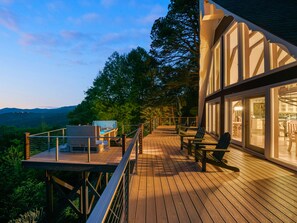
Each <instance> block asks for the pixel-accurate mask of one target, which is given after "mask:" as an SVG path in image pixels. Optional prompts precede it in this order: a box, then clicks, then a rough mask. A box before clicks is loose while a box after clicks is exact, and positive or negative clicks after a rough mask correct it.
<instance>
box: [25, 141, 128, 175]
mask: <svg viewBox="0 0 297 223" xmlns="http://www.w3.org/2000/svg"><path fill="white" fill-rule="evenodd" d="M127 141H129V140H127ZM127 144H128V143H127ZM121 159H122V147H110V148H109V149H106V150H104V151H101V152H91V154H90V162H89V161H88V153H87V152H59V157H58V161H56V151H55V149H54V148H53V149H51V150H50V151H48V150H47V151H44V152H41V153H38V154H36V155H34V156H32V157H30V159H29V160H23V161H22V165H23V166H24V167H30V168H37V169H46V170H62V171H102V172H105V171H107V172H114V170H115V169H116V167H117V165H118V164H119V163H120V161H121Z"/></svg>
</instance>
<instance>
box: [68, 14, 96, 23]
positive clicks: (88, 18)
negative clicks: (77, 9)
mask: <svg viewBox="0 0 297 223" xmlns="http://www.w3.org/2000/svg"><path fill="white" fill-rule="evenodd" d="M100 18H101V17H100V15H99V14H97V13H94V12H89V13H86V14H83V15H82V16H80V17H77V18H73V17H69V18H68V19H67V20H68V21H70V22H72V23H74V24H76V25H81V24H83V23H85V22H95V21H99V20H100Z"/></svg>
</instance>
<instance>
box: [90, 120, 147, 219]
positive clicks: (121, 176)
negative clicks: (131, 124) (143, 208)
mask: <svg viewBox="0 0 297 223" xmlns="http://www.w3.org/2000/svg"><path fill="white" fill-rule="evenodd" d="M142 138H143V125H140V127H139V128H138V130H137V132H136V134H135V136H134V138H133V139H132V141H131V143H130V144H129V146H128V149H127V151H126V152H125V154H124V156H123V158H122V160H121V162H120V163H119V165H118V167H117V168H116V170H115V172H114V173H113V175H112V178H111V179H110V181H109V183H108V185H107V187H106V188H105V190H104V192H103V194H102V195H101V197H100V199H99V201H98V202H97V204H96V205H95V207H94V209H93V210H92V213H91V215H90V216H89V218H88V220H87V222H88V223H97V222H98V223H99V222H100V223H101V222H128V212H129V182H130V179H131V174H132V173H137V159H138V153H140V154H141V153H142ZM133 151H135V159H134V160H133V159H131V156H132V152H133Z"/></svg>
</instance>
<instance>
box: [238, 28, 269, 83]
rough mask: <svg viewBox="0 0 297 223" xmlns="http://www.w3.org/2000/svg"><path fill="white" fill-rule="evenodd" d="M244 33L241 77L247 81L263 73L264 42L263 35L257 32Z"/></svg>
mask: <svg viewBox="0 0 297 223" xmlns="http://www.w3.org/2000/svg"><path fill="white" fill-rule="evenodd" d="M246 29H247V27H246ZM245 33H246V35H245V37H244V38H245V41H244V43H245V47H244V49H245V51H244V52H245V54H244V68H243V76H244V79H247V78H250V77H253V76H256V75H258V74H262V73H264V71H265V61H264V47H265V41H264V36H263V34H261V33H259V32H252V31H246V32H245Z"/></svg>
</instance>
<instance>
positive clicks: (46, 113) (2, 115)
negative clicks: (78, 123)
mask: <svg viewBox="0 0 297 223" xmlns="http://www.w3.org/2000/svg"><path fill="white" fill-rule="evenodd" d="M75 107H76V106H65V107H60V108H34V109H21V108H3V109H0V125H6V126H15V127H22V128H34V127H39V126H41V125H44V124H46V125H49V126H65V125H67V124H68V118H67V115H68V113H69V112H71V111H73V110H74V109H75Z"/></svg>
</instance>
